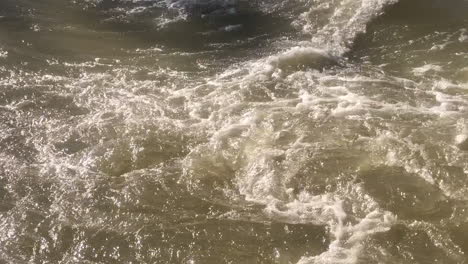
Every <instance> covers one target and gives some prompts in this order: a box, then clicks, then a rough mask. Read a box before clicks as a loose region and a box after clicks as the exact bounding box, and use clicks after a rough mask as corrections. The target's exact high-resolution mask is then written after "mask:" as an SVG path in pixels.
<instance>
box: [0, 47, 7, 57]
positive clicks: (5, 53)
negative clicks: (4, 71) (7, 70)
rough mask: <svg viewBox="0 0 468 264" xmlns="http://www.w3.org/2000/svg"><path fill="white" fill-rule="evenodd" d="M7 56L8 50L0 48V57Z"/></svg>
mask: <svg viewBox="0 0 468 264" xmlns="http://www.w3.org/2000/svg"><path fill="white" fill-rule="evenodd" d="M7 57H8V51H6V50H2V49H1V48H0V59H5V58H7Z"/></svg>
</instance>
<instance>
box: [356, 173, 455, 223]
mask: <svg viewBox="0 0 468 264" xmlns="http://www.w3.org/2000/svg"><path fill="white" fill-rule="evenodd" d="M358 179H359V180H361V181H362V182H363V185H364V188H365V189H366V191H367V192H368V193H369V195H371V196H372V197H373V198H374V199H376V200H377V202H378V203H379V204H380V206H382V207H383V208H385V209H386V210H389V211H391V212H393V213H395V214H396V215H397V216H398V217H399V218H401V219H418V220H421V219H425V220H439V219H442V218H446V217H448V216H450V214H451V212H452V203H451V202H450V201H449V199H448V198H447V197H445V196H444V194H443V193H442V191H441V190H440V189H439V188H438V187H437V186H435V185H433V184H431V183H429V182H427V181H425V180H424V179H422V178H421V177H420V176H419V175H417V174H414V173H409V172H407V171H406V170H405V169H404V168H401V167H389V166H381V167H376V168H371V169H367V170H363V171H361V172H360V176H359V177H358Z"/></svg>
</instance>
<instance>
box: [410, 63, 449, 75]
mask: <svg viewBox="0 0 468 264" xmlns="http://www.w3.org/2000/svg"><path fill="white" fill-rule="evenodd" d="M441 71H442V67H441V66H439V65H434V64H426V65H424V66H421V67H417V68H414V69H413V73H414V74H416V75H424V74H426V73H428V72H429V73H434V72H441Z"/></svg>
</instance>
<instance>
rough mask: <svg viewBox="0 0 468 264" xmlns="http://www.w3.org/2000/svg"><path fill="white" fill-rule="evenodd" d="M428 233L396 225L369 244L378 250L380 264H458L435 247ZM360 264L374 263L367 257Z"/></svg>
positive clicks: (455, 258) (456, 260)
mask: <svg viewBox="0 0 468 264" xmlns="http://www.w3.org/2000/svg"><path fill="white" fill-rule="evenodd" d="M429 233H430V231H426V230H423V229H418V228H416V229H414V228H408V227H407V226H405V225H403V224H398V225H395V226H393V227H392V228H391V229H390V230H389V231H387V232H383V233H380V234H376V235H374V236H373V237H372V239H371V243H372V244H373V245H374V246H376V248H379V252H378V253H377V254H382V255H381V256H378V259H379V260H380V261H381V263H401V264H426V263H439V264H449V263H450V264H452V263H453V264H455V263H460V262H459V261H460V259H457V257H455V256H450V255H448V254H449V253H448V252H445V251H444V250H443V249H441V248H440V247H439V246H438V245H436V243H435V241H434V240H433V238H431V237H430V235H429ZM374 257H376V256H374ZM360 263H374V262H373V261H372V258H371V257H370V255H369V258H366V257H363V258H362V261H361V262H360ZM379 263H380V262H379Z"/></svg>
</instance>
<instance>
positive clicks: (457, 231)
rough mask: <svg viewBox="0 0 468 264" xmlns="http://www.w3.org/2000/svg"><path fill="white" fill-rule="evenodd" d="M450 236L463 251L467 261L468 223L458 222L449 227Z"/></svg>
mask: <svg viewBox="0 0 468 264" xmlns="http://www.w3.org/2000/svg"><path fill="white" fill-rule="evenodd" d="M450 236H451V238H452V240H453V242H455V243H456V244H457V245H458V246H459V247H460V249H461V250H462V251H463V253H464V254H465V257H466V261H468V223H467V222H465V223H460V224H458V225H454V226H453V227H451V228H450Z"/></svg>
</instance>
